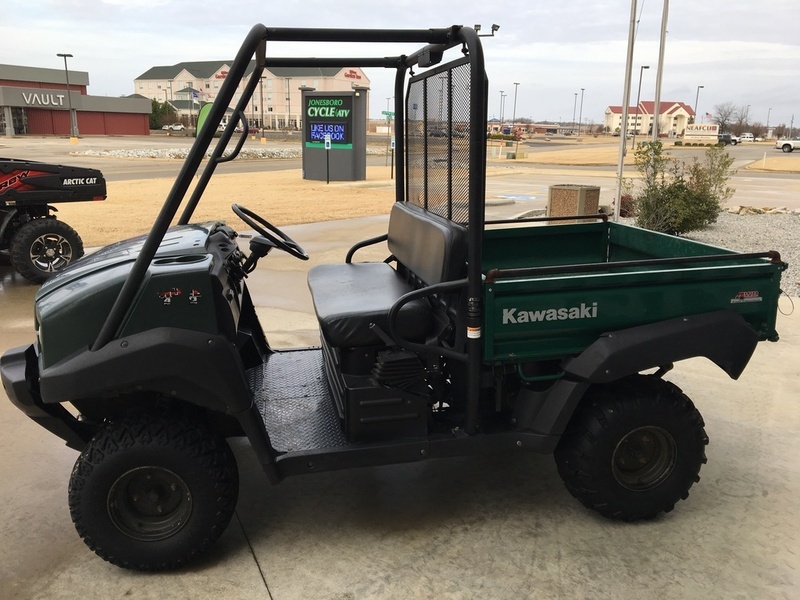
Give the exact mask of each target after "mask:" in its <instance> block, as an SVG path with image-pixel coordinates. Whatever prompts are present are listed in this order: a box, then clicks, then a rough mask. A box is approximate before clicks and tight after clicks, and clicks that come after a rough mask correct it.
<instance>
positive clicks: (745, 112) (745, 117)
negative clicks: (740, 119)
mask: <svg viewBox="0 0 800 600" xmlns="http://www.w3.org/2000/svg"><path fill="white" fill-rule="evenodd" d="M749 117H750V105H749V104H748V105H747V110H745V111H744V124H745V125H747V119H748V118H749Z"/></svg>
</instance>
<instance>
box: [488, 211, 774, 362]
mask: <svg viewBox="0 0 800 600" xmlns="http://www.w3.org/2000/svg"><path fill="white" fill-rule="evenodd" d="M482 266H483V272H484V274H485V276H486V285H485V286H484V300H485V302H486V305H485V306H486V311H485V314H486V320H485V343H484V360H486V361H487V362H491V363H503V362H518V361H520V360H547V359H551V358H553V359H556V358H561V357H564V356H566V355H571V354H576V353H579V352H582V351H583V350H585V349H586V348H587V347H588V346H589V345H590V344H591V343H592V342H593V341H595V340H596V339H597V338H598V336H599V335H600V334H602V333H603V332H607V331H617V330H620V329H625V328H629V327H634V326H637V325H644V324H648V323H654V322H658V321H664V320H667V319H672V318H675V317H681V316H688V315H698V314H702V313H708V312H714V311H718V310H723V309H728V310H733V311H735V312H737V313H740V314H741V315H742V316H743V317H744V319H745V320H746V321H747V323H748V324H749V325H750V326H751V327H753V329H754V330H755V331H756V332H757V333H758V335H759V337H760V339H762V340H772V341H774V340H777V339H778V334H777V332H776V331H775V310H774V308H775V306H776V305H777V299H778V296H779V295H780V274H781V272H782V271H783V270H784V269H785V268H786V265H785V264H784V263H782V262H781V261H780V256H779V255H778V254H777V253H775V252H764V253H753V254H740V253H736V252H733V251H730V250H726V249H723V248H717V247H715V246H710V245H707V244H701V243H698V242H695V241H692V240H688V239H685V238H678V237H674V236H669V235H664V234H660V233H656V232H653V231H648V230H645V229H639V228H637V227H633V226H629V225H623V224H619V223H609V222H598V223H581V224H568V225H542V224H541V223H531V224H528V225H526V226H520V227H511V228H495V229H488V228H487V230H486V232H485V236H484V245H483V262H482Z"/></svg>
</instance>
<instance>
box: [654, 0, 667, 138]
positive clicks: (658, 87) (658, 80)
mask: <svg viewBox="0 0 800 600" xmlns="http://www.w3.org/2000/svg"><path fill="white" fill-rule="evenodd" d="M668 18H669V0H664V10H663V12H662V14H661V43H660V46H659V50H658V71H657V72H656V101H655V106H654V107H653V141H654V142H657V141H658V126H659V125H660V123H659V119H660V118H661V76H662V75H663V73H664V47H665V46H666V43H667V20H668Z"/></svg>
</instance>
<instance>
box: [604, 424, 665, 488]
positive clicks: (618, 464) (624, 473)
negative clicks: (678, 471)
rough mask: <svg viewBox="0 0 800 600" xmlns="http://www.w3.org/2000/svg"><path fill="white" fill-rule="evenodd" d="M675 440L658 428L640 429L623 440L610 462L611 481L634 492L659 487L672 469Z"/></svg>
mask: <svg viewBox="0 0 800 600" xmlns="http://www.w3.org/2000/svg"><path fill="white" fill-rule="evenodd" d="M677 456H678V452H677V448H676V445H675V439H674V438H673V437H672V435H670V434H669V432H667V431H665V430H664V429H661V428H660V427H640V428H639V429H634V430H633V431H631V432H630V433H629V434H627V435H626V436H625V437H623V438H622V439H621V440H620V442H619V443H618V444H617V447H616V448H615V449H614V455H613V457H612V459H611V465H612V469H613V471H614V477H615V478H616V480H617V482H618V483H619V484H620V485H622V486H623V487H625V488H627V489H629V490H633V491H635V492H643V491H646V490H651V489H653V488H655V487H657V486H658V485H660V484H661V483H662V482H663V481H664V480H665V479H666V478H667V477H669V475H670V473H672V470H673V469H674V468H675V461H676V459H677Z"/></svg>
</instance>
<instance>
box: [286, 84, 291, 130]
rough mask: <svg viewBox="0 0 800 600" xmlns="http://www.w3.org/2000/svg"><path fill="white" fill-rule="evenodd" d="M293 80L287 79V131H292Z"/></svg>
mask: <svg viewBox="0 0 800 600" xmlns="http://www.w3.org/2000/svg"><path fill="white" fill-rule="evenodd" d="M291 84H292V80H291V79H290V78H289V77H287V78H286V129H288V130H289V131H291V130H292V95H291V91H290V90H291V87H290V86H291Z"/></svg>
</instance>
